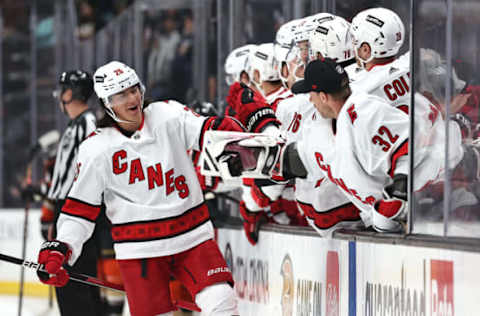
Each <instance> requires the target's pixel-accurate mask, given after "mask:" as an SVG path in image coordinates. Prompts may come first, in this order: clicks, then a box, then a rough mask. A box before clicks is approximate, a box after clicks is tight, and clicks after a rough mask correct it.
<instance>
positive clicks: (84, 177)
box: [57, 142, 108, 264]
mask: <svg viewBox="0 0 480 316" xmlns="http://www.w3.org/2000/svg"><path fill="white" fill-rule="evenodd" d="M91 145H95V144H91V143H90V142H87V143H83V144H82V145H80V149H79V154H78V158H77V162H76V167H75V168H76V170H75V180H74V182H73V186H72V189H71V190H70V192H69V195H68V197H67V200H66V202H65V204H64V206H63V208H62V211H61V214H60V217H59V219H58V222H57V232H58V233H57V239H58V240H61V241H63V242H66V243H67V244H69V245H70V247H71V248H72V258H71V259H70V262H69V263H70V264H73V263H74V262H75V261H76V260H77V258H78V256H79V255H80V253H81V251H82V246H83V243H84V242H85V241H87V240H88V239H89V238H90V236H91V235H92V233H93V230H94V228H95V220H96V219H97V216H98V214H99V213H100V206H101V204H102V195H103V191H104V189H105V172H106V170H108V169H107V168H108V167H107V164H106V161H105V159H102V155H101V154H95V151H94V148H93V147H94V146H91Z"/></svg>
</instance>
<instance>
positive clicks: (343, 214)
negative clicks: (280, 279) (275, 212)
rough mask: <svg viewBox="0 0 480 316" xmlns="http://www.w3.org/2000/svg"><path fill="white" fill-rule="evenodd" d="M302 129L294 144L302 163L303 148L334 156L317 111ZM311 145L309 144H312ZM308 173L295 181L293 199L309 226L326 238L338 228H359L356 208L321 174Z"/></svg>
mask: <svg viewBox="0 0 480 316" xmlns="http://www.w3.org/2000/svg"><path fill="white" fill-rule="evenodd" d="M315 113H316V115H315V116H313V117H312V118H310V120H309V122H308V123H307V124H306V126H304V127H303V129H302V131H301V134H302V135H300V137H299V139H300V140H302V141H299V142H298V143H297V144H298V146H299V147H298V152H299V153H300V157H301V159H302V161H303V160H304V158H302V153H304V149H303V146H310V145H321V147H322V148H323V150H324V151H323V153H324V154H325V155H329V156H330V155H334V151H335V134H334V131H333V125H332V120H331V119H325V118H323V117H322V116H321V115H320V114H318V112H316V110H315ZM312 142H313V143H312ZM305 166H306V168H307V171H308V176H307V178H306V179H301V178H296V179H295V199H296V200H297V204H298V206H299V208H300V210H301V211H302V213H303V214H304V215H305V218H306V219H307V221H308V223H309V225H310V226H311V227H313V228H314V229H315V230H316V231H317V233H318V234H320V235H321V236H322V237H330V236H331V234H332V232H333V231H334V230H336V229H339V228H344V227H348V228H354V227H358V226H361V225H363V224H362V221H361V220H360V219H359V218H358V216H359V214H358V209H357V208H356V207H355V206H353V205H352V204H351V202H350V200H349V199H348V197H347V196H346V195H345V194H343V193H342V192H341V191H340V189H339V188H338V187H337V185H336V184H334V183H333V182H332V181H330V180H329V179H328V177H326V175H325V174H323V173H320V172H318V171H317V170H315V171H313V172H312V170H311V169H310V168H309V167H308V166H307V165H305Z"/></svg>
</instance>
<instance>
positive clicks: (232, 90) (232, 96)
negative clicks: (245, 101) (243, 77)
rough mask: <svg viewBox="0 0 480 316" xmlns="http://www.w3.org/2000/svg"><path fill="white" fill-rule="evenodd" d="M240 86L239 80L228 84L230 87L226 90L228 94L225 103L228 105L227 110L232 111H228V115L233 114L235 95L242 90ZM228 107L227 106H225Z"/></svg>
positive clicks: (235, 106) (235, 101)
mask: <svg viewBox="0 0 480 316" xmlns="http://www.w3.org/2000/svg"><path fill="white" fill-rule="evenodd" d="M242 89H243V88H242V86H241V85H240V82H235V83H234V84H232V85H231V86H230V89H229V90H228V95H227V98H226V99H227V104H228V106H229V110H230V111H232V110H233V112H229V114H228V115H232V114H235V113H236V112H235V109H236V108H237V96H238V94H239V93H240V92H241V91H242ZM227 108H228V107H227Z"/></svg>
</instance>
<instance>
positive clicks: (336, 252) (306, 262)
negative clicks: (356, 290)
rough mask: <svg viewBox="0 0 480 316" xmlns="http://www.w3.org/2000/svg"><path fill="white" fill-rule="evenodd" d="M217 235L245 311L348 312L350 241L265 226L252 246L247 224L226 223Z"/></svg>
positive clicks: (334, 315) (330, 315) (313, 315)
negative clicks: (268, 229)
mask: <svg viewBox="0 0 480 316" xmlns="http://www.w3.org/2000/svg"><path fill="white" fill-rule="evenodd" d="M217 241H218V244H219V246H220V249H221V250H222V252H223V253H224V255H225V257H226V260H227V263H228V264H229V267H230V269H231V270H232V272H233V276H234V279H235V291H236V293H237V295H238V297H239V312H240V314H241V315H282V316H295V315H302V316H317V315H326V316H347V315H348V242H346V241H341V240H331V239H330V240H329V239H324V238H321V237H317V236H305V235H293V234H284V233H275V232H261V233H260V238H259V243H258V244H257V245H255V246H252V245H250V243H248V241H247V239H246V237H245V236H244V232H243V231H242V230H239V229H222V228H221V229H219V230H218V240H217Z"/></svg>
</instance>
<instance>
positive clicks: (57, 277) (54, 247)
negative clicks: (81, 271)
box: [37, 240, 72, 287]
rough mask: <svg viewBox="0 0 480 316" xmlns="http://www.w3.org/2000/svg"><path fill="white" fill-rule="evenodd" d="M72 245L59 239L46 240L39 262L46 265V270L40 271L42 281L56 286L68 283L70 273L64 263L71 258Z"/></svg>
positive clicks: (38, 273) (39, 255) (39, 275)
mask: <svg viewBox="0 0 480 316" xmlns="http://www.w3.org/2000/svg"><path fill="white" fill-rule="evenodd" d="M71 255H72V251H71V250H70V247H69V246H68V245H67V244H66V243H64V242H61V241H59V240H52V241H46V242H44V243H43V244H42V247H41V248H40V253H39V254H38V263H40V264H43V265H44V269H45V271H46V272H47V273H48V274H47V273H45V272H42V271H38V272H37V275H38V278H39V279H40V281H42V283H45V284H49V285H54V286H59V287H62V286H65V285H66V284H67V283H68V279H69V276H68V273H67V270H65V268H64V267H63V265H64V264H65V263H66V262H67V261H68V259H70V256H71Z"/></svg>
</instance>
